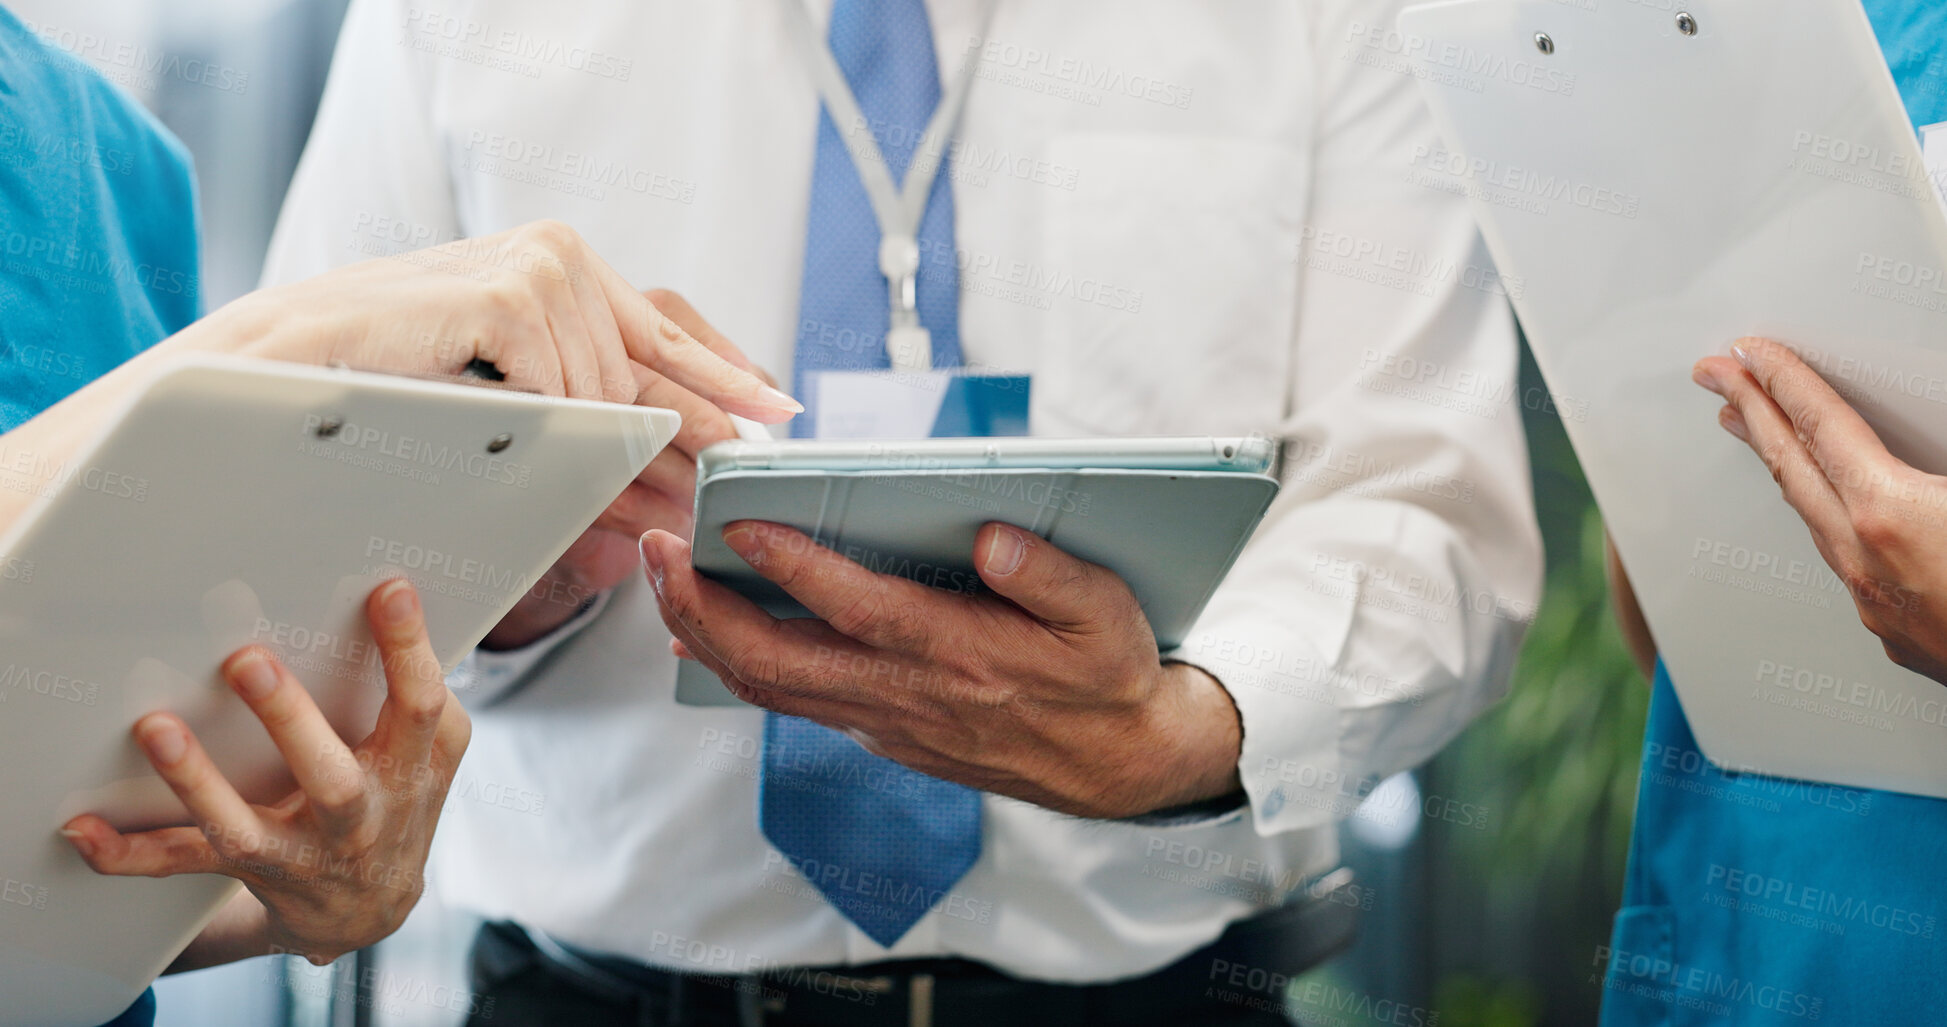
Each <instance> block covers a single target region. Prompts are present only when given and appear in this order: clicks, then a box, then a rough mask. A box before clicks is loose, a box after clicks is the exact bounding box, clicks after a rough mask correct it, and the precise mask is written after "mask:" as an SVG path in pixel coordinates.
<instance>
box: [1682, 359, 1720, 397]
mask: <svg viewBox="0 0 1947 1027" xmlns="http://www.w3.org/2000/svg"><path fill="white" fill-rule="evenodd" d="M1690 380H1691V381H1693V382H1696V383H1697V384H1698V385H1701V386H1703V387H1704V388H1706V389H1709V390H1710V391H1712V392H1715V393H1717V394H1718V395H1720V396H1722V395H1723V394H1724V387H1723V386H1721V385H1719V384H1717V376H1716V375H1713V374H1711V373H1710V372H1709V371H1706V370H1704V365H1702V364H1698V365H1697V366H1696V367H1693V368H1691V369H1690Z"/></svg>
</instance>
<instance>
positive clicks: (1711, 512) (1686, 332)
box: [1396, 0, 1947, 798]
mask: <svg viewBox="0 0 1947 1027" xmlns="http://www.w3.org/2000/svg"><path fill="white" fill-rule="evenodd" d="M1399 28H1400V31H1399V33H1397V34H1396V36H1397V38H1399V39H1402V40H1404V41H1405V42H1404V44H1403V45H1405V46H1406V47H1408V49H1409V55H1410V57H1411V59H1412V60H1413V61H1415V62H1417V64H1418V68H1417V70H1418V71H1419V72H1420V75H1419V78H1420V81H1421V84H1422V86H1423V88H1424V90H1425V93H1426V97H1427V100H1428V103H1429V105H1430V106H1431V108H1432V112H1433V115H1434V120H1435V122H1436V124H1437V125H1438V126H1439V128H1440V129H1441V134H1442V135H1443V136H1444V137H1445V140H1446V145H1445V146H1439V145H1429V146H1423V147H1420V148H1419V149H1418V150H1416V151H1415V152H1414V153H1413V155H1412V156H1411V158H1410V166H1409V167H1405V168H1402V169H1400V172H1401V174H1403V175H1405V176H1407V178H1408V179H1409V180H1410V181H1412V182H1414V183H1417V184H1418V185H1420V186H1422V187H1424V188H1427V189H1434V190H1445V191H1449V192H1454V193H1459V194H1463V195H1466V196H1469V197H1470V198H1471V199H1472V200H1473V206H1474V210H1475V213H1476V214H1477V216H1478V217H1479V219H1480V221H1481V227H1482V233H1483V235H1484V236H1485V238H1486V240H1487V245H1488V248H1489V249H1490V250H1491V251H1492V252H1493V254H1494V261H1495V263H1496V264H1497V265H1498V266H1499V268H1500V271H1501V275H1502V278H1503V280H1504V281H1505V282H1506V283H1508V290H1507V291H1508V292H1509V294H1510V295H1511V297H1512V299H1513V302H1514V306H1515V309H1516V311H1517V312H1518V313H1519V314H1520V316H1521V323H1522V326H1523V328H1524V329H1525V330H1526V332H1527V336H1528V342H1529V344H1530V345H1531V347H1532V348H1533V350H1534V354H1535V361H1536V363H1537V364H1539V366H1540V368H1541V373H1542V375H1543V376H1544V377H1546V378H1547V380H1548V386H1549V389H1550V390H1551V391H1552V392H1553V393H1554V395H1555V396H1556V399H1557V401H1556V406H1557V408H1558V409H1561V410H1562V411H1563V412H1564V415H1563V418H1562V420H1563V426H1564V427H1565V428H1566V429H1567V431H1568V436H1569V439H1570V441H1571V442H1573V443H1574V445H1575V452H1576V456H1577V457H1578V458H1580V460H1581V462H1582V467H1583V469H1584V470H1585V471H1587V473H1588V477H1589V484H1590V486H1591V487H1592V488H1593V489H1594V492H1595V498H1596V501H1597V502H1598V503H1599V504H1600V505H1601V507H1602V514H1603V519H1604V520H1605V521H1606V522H1607V523H1608V526H1609V529H1610V532H1611V534H1612V535H1613V536H1614V538H1615V540H1616V547H1617V550H1618V551H1619V552H1620V553H1621V555H1622V560H1623V563H1624V565H1625V566H1627V567H1628V569H1629V576H1630V580H1631V582H1632V583H1633V584H1634V585H1635V589H1636V595H1637V597H1638V598H1639V599H1640V600H1641V602H1642V605H1643V612H1644V614H1645V615H1646V616H1647V617H1648V619H1649V624H1650V628H1651V630H1652V631H1653V632H1654V634H1655V636H1656V641H1657V644H1658V646H1659V648H1660V649H1661V650H1662V655H1663V659H1664V661H1665V662H1666V663H1667V664H1668V666H1669V670H1670V679H1671V681H1672V682H1674V683H1675V685H1676V692H1677V697H1678V698H1679V699H1680V700H1681V701H1682V704H1683V712H1684V715H1685V716H1686V717H1687V718H1688V720H1689V722H1690V725H1691V727H1692V728H1693V729H1694V730H1695V732H1696V736H1697V744H1698V745H1699V746H1700V747H1701V748H1702V750H1703V753H1704V755H1706V756H1708V757H1709V758H1710V759H1711V760H1712V761H1713V762H1715V763H1717V764H1718V765H1720V766H1722V767H1724V768H1726V769H1729V770H1733V771H1753V772H1762V773H1766V774H1771V775H1776V776H1779V777H1788V778H1800V779H1808V780H1813V781H1823V782H1829V783H1832V784H1838V785H1844V786H1847V787H1851V788H1879V789H1886V790H1889V791H1896V792H1908V793H1912V794H1915V795H1929V796H1934V797H1937V798H1940V797H1947V748H1943V746H1942V740H1943V735H1942V728H1943V727H1947V690H1943V689H1942V688H1941V686H1940V685H1939V684H1937V683H1936V682H1934V681H1932V680H1930V679H1928V678H1926V677H1923V676H1921V675H1919V674H1915V673H1913V672H1912V671H1908V670H1904V669H1902V668H1900V667H1898V666H1895V665H1894V664H1893V662H1892V661H1890V660H1888V659H1887V658H1886V652H1885V649H1884V647H1883V645H1882V643H1881V642H1880V640H1879V639H1878V638H1876V637H1874V635H1873V634H1872V633H1871V632H1870V631H1868V630H1866V628H1865V627H1864V626H1863V625H1861V623H1860V620H1859V614H1858V612H1857V610H1856V609H1855V606H1854V601H1853V595H1852V593H1851V591H1850V589H1849V588H1848V585H1847V583H1846V582H1845V581H1843V580H1841V579H1840V577H1839V576H1838V575H1836V574H1834V573H1833V572H1832V571H1831V569H1830V568H1829V567H1828V566H1827V565H1826V562H1825V560H1824V558H1823V557H1822V556H1820V554H1819V552H1818V549H1817V547H1816V546H1814V545H1813V543H1812V537H1811V532H1810V531H1808V530H1807V529H1806V527H1805V523H1804V522H1803V521H1802V520H1801V519H1800V518H1799V516H1798V514H1797V513H1795V512H1794V511H1793V510H1792V508H1791V507H1790V506H1788V505H1786V504H1785V502H1784V501H1783V500H1782V499H1780V498H1779V495H1778V486H1777V484H1776V483H1774V482H1773V481H1772V479H1771V475H1770V473H1769V472H1768V471H1766V469H1765V466H1764V463H1763V462H1762V461H1761V460H1759V459H1758V458H1757V456H1756V455H1754V454H1753V453H1752V452H1751V450H1750V448H1749V447H1748V446H1746V445H1745V444H1744V443H1742V442H1739V441H1738V440H1736V439H1734V438H1732V437H1731V436H1730V435H1729V434H1727V433H1725V432H1724V431H1723V430H1722V429H1720V428H1719V427H1718V426H1717V410H1718V408H1719V407H1720V406H1721V405H1722V403H1723V401H1722V400H1721V399H1719V398H1718V397H1716V396H1714V395H1711V394H1710V393H1708V392H1705V391H1704V390H1703V389H1701V388H1698V387H1697V386H1696V385H1695V384H1693V383H1692V382H1691V380H1690V368H1691V366H1692V365H1693V364H1694V363H1695V362H1696V361H1697V360H1698V359H1699V358H1701V357H1704V356H1709V355H1725V354H1728V353H1729V351H1730V347H1731V344H1732V342H1733V341H1735V340H1736V339H1738V338H1740V337H1742V336H1746V335H1761V336H1768V337H1770V338H1773V339H1777V340H1779V341H1781V342H1783V343H1785V344H1786V345H1787V346H1790V347H1792V348H1794V349H1796V350H1797V351H1798V352H1799V353H1800V354H1801V355H1802V356H1804V357H1805V359H1806V360H1807V362H1808V363H1809V364H1811V366H1812V367H1813V368H1814V369H1815V370H1817V371H1818V372H1819V373H1821V374H1823V375H1824V376H1825V378H1826V380H1827V381H1828V382H1830V383H1831V384H1832V386H1833V387H1834V388H1835V389H1836V390H1837V391H1838V392H1839V393H1840V394H1841V395H1843V396H1844V397H1845V398H1846V399H1847V401H1848V402H1850V403H1852V405H1853V406H1854V407H1856V408H1857V409H1858V411H1859V412H1860V414H1861V415H1863V416H1864V417H1865V418H1866V420H1867V421H1869V422H1870V423H1871V424H1872V425H1873V427H1874V429H1875V430H1876V431H1878V432H1879V434H1880V437H1881V438H1882V439H1884V440H1885V442H1886V444H1887V447H1888V448H1889V449H1891V450H1892V451H1893V453H1894V454H1896V455H1898V456H1899V457H1901V458H1902V459H1904V460H1906V461H1907V462H1908V463H1911V464H1913V465H1914V466H1916V467H1919V468H1920V469H1922V470H1925V471H1930V472H1933V473H1941V472H1947V416H1943V415H1944V414H1947V409H1943V406H1942V403H1943V401H1944V400H1947V275H1944V274H1943V269H1947V219H1943V217H1942V213H1941V206H1940V201H1939V199H1938V198H1937V196H1936V194H1935V189H1934V182H1933V181H1932V179H1931V176H1930V175H1929V174H1928V172H1927V168H1926V165H1925V163H1924V161H1923V158H1922V153H1921V150H1920V147H1919V145H1918V143H1917V141H1916V140H1915V137H1914V131H1913V126H1912V123H1911V122H1910V121H1909V120H1908V117H1907V113H1906V110H1905V108H1904V107H1903V106H1902V103H1901V100H1900V93H1899V91H1898V89H1897V88H1896V87H1895V85H1894V82H1893V78H1892V75H1891V74H1890V73H1889V72H1888V71H1887V67H1886V62H1885V59H1884V58H1883V57H1882V56H1881V53H1880V48H1879V45H1878V43H1877V42H1876V41H1875V40H1874V37H1873V30H1872V26H1871V24H1870V22H1869V21H1868V20H1867V18H1866V13H1865V11H1864V10H1862V9H1861V7H1860V5H1859V4H1858V3H1857V2H1856V0H1723V2H1714V3H1709V4H1701V5H1697V6H1694V7H1688V8H1686V7H1685V6H1683V5H1680V4H1679V5H1674V6H1673V5H1671V4H1664V3H1604V4H1601V5H1599V6H1598V5H1595V4H1579V3H1556V2H1553V0H1459V2H1448V3H1439V4H1429V5H1426V6H1421V7H1413V8H1409V9H1408V10H1406V11H1405V12H1404V13H1402V14H1401V15H1400V18H1399ZM1403 67H1404V69H1405V70H1407V71H1413V70H1416V69H1414V68H1413V67H1411V66H1403Z"/></svg>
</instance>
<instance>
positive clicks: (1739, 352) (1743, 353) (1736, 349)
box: [1731, 346, 1751, 371]
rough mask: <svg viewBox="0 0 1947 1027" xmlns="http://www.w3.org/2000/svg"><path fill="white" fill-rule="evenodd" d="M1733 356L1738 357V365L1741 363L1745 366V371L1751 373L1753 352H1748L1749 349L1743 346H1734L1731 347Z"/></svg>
mask: <svg viewBox="0 0 1947 1027" xmlns="http://www.w3.org/2000/svg"><path fill="white" fill-rule="evenodd" d="M1731 356H1734V357H1736V358H1737V362H1738V363H1740V364H1743V365H1744V369H1745V370H1746V371H1749V370H1751V351H1750V350H1747V349H1745V348H1744V347H1743V346H1732V347H1731Z"/></svg>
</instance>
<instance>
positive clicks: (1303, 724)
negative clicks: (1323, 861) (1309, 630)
mask: <svg viewBox="0 0 1947 1027" xmlns="http://www.w3.org/2000/svg"><path fill="white" fill-rule="evenodd" d="M1165 659H1170V660H1176V661H1179V662H1182V663H1188V664H1191V665H1192V666H1195V667H1197V668H1198V669H1200V670H1202V671H1204V672H1205V673H1207V674H1209V675H1210V676H1211V677H1214V678H1216V679H1217V681H1218V682H1219V683H1220V684H1222V685H1223V686H1224V690H1225V691H1227V692H1229V693H1230V698H1231V701H1232V702H1233V703H1236V704H1237V714H1238V718H1239V720H1241V721H1242V723H1243V725H1244V744H1243V746H1242V752H1241V754H1240V755H1239V756H1238V760H1237V772H1238V776H1239V777H1240V778H1241V779H1242V780H1243V782H1244V794H1245V796H1246V797H1247V798H1248V800H1249V802H1250V815H1251V824H1252V827H1253V828H1255V829H1256V831H1257V833H1258V834H1259V836H1261V837H1271V836H1273V835H1279V834H1284V833H1287V832H1291V831H1301V830H1307V829H1311V828H1317V827H1323V826H1326V825H1329V824H1332V823H1334V822H1336V821H1338V820H1342V819H1344V818H1345V817H1348V816H1350V815H1351V814H1352V811H1353V810H1355V809H1357V808H1358V807H1359V801H1360V799H1361V798H1362V795H1361V792H1362V791H1363V789H1362V788H1361V787H1360V785H1359V783H1358V782H1355V781H1347V780H1345V776H1346V774H1345V771H1344V770H1343V768H1342V764H1343V761H1342V759H1341V754H1340V751H1339V744H1340V730H1341V729H1340V721H1341V714H1340V710H1339V700H1338V688H1339V682H1338V681H1337V680H1336V679H1337V678H1338V677H1339V676H1340V675H1339V674H1338V672H1337V671H1336V670H1335V669H1333V668H1332V666H1331V665H1330V663H1329V662H1328V661H1327V660H1326V659H1325V658H1324V657H1323V656H1321V655H1319V654H1318V652H1317V649H1316V648H1315V647H1314V646H1313V645H1311V644H1310V643H1309V642H1308V641H1307V640H1306V639H1304V638H1303V637H1300V636H1298V635H1297V634H1295V633H1293V632H1291V631H1290V630H1288V629H1280V628H1278V627H1276V626H1274V625H1271V624H1268V623H1262V622H1258V623H1245V622H1219V623H1202V624H1199V625H1198V626H1197V630H1196V631H1195V632H1194V633H1192V635H1191V638H1190V641H1189V642H1188V643H1187V644H1186V645H1184V646H1183V647H1182V648H1180V649H1177V650H1175V651H1173V652H1170V653H1167V654H1165Z"/></svg>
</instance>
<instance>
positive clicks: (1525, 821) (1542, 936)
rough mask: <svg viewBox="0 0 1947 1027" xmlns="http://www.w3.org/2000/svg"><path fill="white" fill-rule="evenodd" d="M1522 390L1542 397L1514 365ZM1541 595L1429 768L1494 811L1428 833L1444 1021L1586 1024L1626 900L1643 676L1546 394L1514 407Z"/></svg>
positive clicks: (1531, 378)
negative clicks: (1524, 629)
mask: <svg viewBox="0 0 1947 1027" xmlns="http://www.w3.org/2000/svg"><path fill="white" fill-rule="evenodd" d="M1524 364H1525V366H1524V373H1523V386H1524V387H1523V394H1524V396H1541V395H1545V392H1543V391H1539V386H1540V377H1539V375H1538V374H1537V373H1536V371H1535V369H1534V367H1533V365H1532V363H1530V362H1527V361H1524ZM1524 407H1525V408H1526V411H1527V415H1528V418H1527V419H1528V436H1529V448H1530V451H1531V454H1532V457H1533V461H1534V469H1535V500H1536V509H1537V511H1538V512H1539V515H1540V518H1541V522H1542V532H1543V535H1544V538H1545V539H1546V543H1547V547H1548V557H1549V559H1548V572H1547V583H1546V590H1545V591H1544V593H1543V597H1542V603H1541V607H1540V609H1539V610H1538V611H1537V614H1536V618H1535V623H1534V626H1533V627H1532V628H1531V629H1530V630H1529V632H1528V638H1527V642H1526V644H1525V645H1524V647H1523V648H1522V651H1521V659H1520V662H1519V664H1518V666H1517V667H1516V670H1515V674H1514V682H1513V686H1512V688H1511V689H1510V691H1509V694H1508V697H1507V698H1506V699H1505V700H1504V701H1503V702H1502V703H1501V704H1500V705H1499V706H1497V707H1495V708H1494V709H1492V710H1490V711H1489V712H1488V713H1487V714H1486V715H1485V716H1483V717H1482V718H1481V719H1480V720H1479V721H1477V722H1476V723H1475V724H1474V725H1473V726H1472V727H1471V728H1470V729H1469V730H1468V731H1467V732H1466V733H1465V734H1463V735H1462V736H1461V737H1460V739H1459V740H1458V741H1457V742H1455V744H1454V745H1452V746H1450V747H1449V748H1448V750H1447V751H1446V752H1445V753H1443V754H1442V755H1441V756H1440V758H1439V759H1437V760H1435V761H1434V762H1433V764H1431V765H1430V766H1429V767H1428V768H1427V769H1426V772H1425V776H1426V779H1427V783H1428V788H1429V790H1433V791H1438V792H1440V793H1441V794H1445V795H1453V796H1459V797H1464V799H1465V800H1466V801H1469V802H1474V803H1478V804H1481V805H1483V806H1486V807H1487V808H1488V809H1490V810H1492V811H1493V821H1492V826H1491V827H1490V829H1488V830H1484V831H1468V830H1456V829H1453V828H1451V827H1449V826H1447V825H1438V824H1436V825H1432V826H1431V827H1430V829H1429V832H1428V833H1429V838H1428V842H1429V849H1430V853H1429V855H1430V857H1431V858H1430V859H1429V863H1428V878H1429V881H1428V883H1429V894H1428V903H1429V905H1430V906H1431V907H1432V914H1433V915H1432V917H1431V920H1432V921H1433V923H1434V924H1435V925H1437V927H1435V935H1436V936H1435V937H1434V938H1433V939H1431V947H1432V966H1433V970H1434V975H1433V976H1434V979H1435V981H1436V984H1435V988H1434V991H1435V996H1434V1008H1436V1009H1438V1010H1440V1011H1441V1013H1442V1018H1441V1023H1442V1025H1443V1027H1461V1025H1469V1027H1471V1025H1475V1024H1479V1025H1482V1027H1526V1025H1530V1024H1577V1025H1580V1024H1589V1023H1594V1022H1595V1015H1596V1010H1597V1008H1598V1006H1599V1004H1600V1001H1601V989H1600V988H1599V987H1598V986H1597V985H1596V984H1595V983H1593V982H1592V981H1591V973H1592V969H1591V968H1592V964H1593V958H1594V953H1595V950H1596V947H1597V946H1599V945H1601V944H1603V943H1604V942H1606V941H1607V939H1608V937H1609V925H1610V919H1611V917H1612V916H1613V915H1614V912H1615V909H1616V906H1617V904H1618V902H1619V901H1620V899H1621V895H1622V885H1623V874H1624V870H1625V868H1626V865H1627V860H1628V846H1629V832H1630V824H1631V821H1632V819H1633V817H1634V814H1635V799H1636V781H1637V767H1638V761H1639V759H1640V754H1641V751H1642V744H1643V726H1644V720H1645V718H1646V717H1647V715H1648V711H1649V686H1648V684H1647V683H1646V682H1645V681H1644V680H1643V678H1642V675H1641V674H1640V673H1638V671H1637V670H1636V666H1635V664H1634V663H1633V662H1632V661H1631V659H1630V657H1629V652H1628V649H1627V648H1626V647H1625V645H1624V643H1623V640H1622V635H1621V632H1620V631H1619V629H1618V628H1617V627H1616V621H1615V616H1614V611H1613V610H1612V609H1611V605H1610V602H1609V591H1608V578H1607V574H1606V572H1605V569H1604V565H1603V529H1602V521H1601V518H1600V516H1599V515H1598V514H1597V512H1596V509H1595V503H1594V500H1593V499H1592V498H1591V497H1590V495H1589V491H1588V484H1587V481H1586V480H1585V479H1584V478H1583V476H1582V470H1581V465H1580V464H1579V463H1577V461H1576V459H1575V454H1574V452H1573V451H1572V450H1571V449H1570V447H1569V445H1568V439H1567V436H1566V434H1565V433H1564V432H1563V430H1562V426H1561V423H1560V421H1559V420H1558V419H1557V418H1556V417H1555V416H1554V410H1553V405H1552V404H1544V403H1524Z"/></svg>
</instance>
